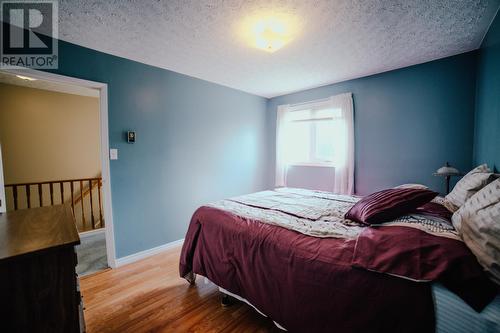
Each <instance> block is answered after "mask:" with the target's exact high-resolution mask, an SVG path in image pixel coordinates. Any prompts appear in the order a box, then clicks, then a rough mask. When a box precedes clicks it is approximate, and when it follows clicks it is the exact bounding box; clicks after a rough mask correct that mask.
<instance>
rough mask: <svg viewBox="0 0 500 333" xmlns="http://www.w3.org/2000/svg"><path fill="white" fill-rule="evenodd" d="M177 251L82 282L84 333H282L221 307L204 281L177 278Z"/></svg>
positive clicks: (248, 311)
mask: <svg viewBox="0 0 500 333" xmlns="http://www.w3.org/2000/svg"><path fill="white" fill-rule="evenodd" d="M180 249H181V248H180V247H178V248H175V249H172V250H169V251H168V252H163V253H160V254H157V255H155V256H152V257H150V258H147V259H144V260H141V261H138V262H135V263H133V264H130V265H127V266H123V267H120V268H117V269H114V270H109V269H108V270H106V271H103V272H100V273H96V274H93V275H90V276H86V277H83V278H82V279H81V290H82V294H83V297H84V298H83V301H84V304H85V321H86V324H87V332H89V333H94V332H95V333H97V332H98V333H103V332H134V333H137V332H282V331H280V330H279V329H277V328H276V327H275V326H274V324H273V323H272V321H271V320H270V319H268V318H265V317H263V316H261V315H260V314H258V313H257V312H256V311H255V310H254V309H253V308H252V307H250V306H248V305H247V304H244V303H241V302H238V303H236V304H234V305H232V306H230V307H222V306H221V305H220V298H219V297H220V293H219V292H218V289H217V287H216V286H215V285H214V284H212V283H210V282H209V283H205V281H204V279H203V278H200V277H198V279H197V281H196V285H195V286H190V285H189V284H188V283H187V282H186V281H185V280H184V279H181V278H179V273H178V264H179V254H180Z"/></svg>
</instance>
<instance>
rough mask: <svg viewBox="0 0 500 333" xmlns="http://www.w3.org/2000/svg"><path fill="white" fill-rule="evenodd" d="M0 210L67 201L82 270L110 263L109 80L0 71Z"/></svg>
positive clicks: (112, 261) (112, 251)
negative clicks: (88, 79)
mask: <svg viewBox="0 0 500 333" xmlns="http://www.w3.org/2000/svg"><path fill="white" fill-rule="evenodd" d="M0 93H1V94H2V98H1V103H3V104H2V105H0V109H1V110H0V112H2V114H0V117H2V118H1V119H2V120H1V122H2V123H1V124H0V145H1V147H0V149H1V150H0V151H2V152H3V153H2V155H1V157H0V163H2V162H3V163H2V165H1V166H0V171H2V166H3V172H2V176H3V179H2V177H1V176H0V186H1V187H0V200H1V199H3V200H2V204H1V206H0V211H1V210H6V211H9V210H17V209H30V208H35V207H40V206H50V205H56V204H67V205H68V206H71V210H72V212H73V214H74V217H75V222H76V226H77V229H78V231H79V234H80V239H81V245H79V246H78V247H77V254H78V257H79V258H78V259H79V265H78V266H77V271H78V272H79V273H80V274H83V275H86V274H91V273H93V272H95V271H99V270H101V269H103V268H107V267H108V266H109V267H111V268H113V267H115V248H114V236H113V218H112V210H111V190H110V189H111V187H110V180H109V156H108V151H109V144H108V125H107V116H108V112H107V111H108V110H107V85H106V84H102V83H97V82H91V81H86V80H80V79H74V78H70V77H65V76H60V75H55V74H51V73H45V72H40V71H34V70H28V69H19V70H17V69H16V70H3V71H0Z"/></svg>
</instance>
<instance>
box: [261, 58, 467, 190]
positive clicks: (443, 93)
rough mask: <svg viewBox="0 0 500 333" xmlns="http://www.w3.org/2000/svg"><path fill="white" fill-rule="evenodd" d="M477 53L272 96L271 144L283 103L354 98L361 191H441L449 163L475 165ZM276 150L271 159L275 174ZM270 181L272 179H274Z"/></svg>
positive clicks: (270, 117)
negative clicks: (440, 174)
mask: <svg viewBox="0 0 500 333" xmlns="http://www.w3.org/2000/svg"><path fill="white" fill-rule="evenodd" d="M476 58H477V56H476V53H475V52H470V53H466V54H462V55H458V56H454V57H449V58H445V59H441V60H437V61H432V62H429V63H425V64H421V65H416V66H411V67H407V68H403V69H399V70H394V71H390V72H386V73H382V74H378V75H373V76H369V77H364V78H360V79H356V80H351V81H345V82H341V83H337V84H332V85H328V86H324V87H320V88H315V89H311V90H306V91H301V92H298V93H294V94H289V95H284V96H280V97H275V98H272V99H271V100H270V101H269V102H268V111H269V114H268V117H269V121H268V123H269V128H268V130H269V132H270V133H271V134H270V136H271V137H272V138H273V139H272V140H274V138H275V126H276V108H277V106H278V105H280V104H289V103H298V102H304V101H309V100H314V99H320V98H325V97H328V96H331V95H336V94H340V93H344V92H349V91H350V92H352V93H353V97H354V117H355V120H354V122H355V140H356V143H355V146H356V154H355V160H356V169H355V170H356V171H355V182H356V186H355V187H356V193H358V194H368V193H371V192H373V191H376V190H380V189H383V188H388V187H391V186H395V185H399V184H402V183H408V182H417V183H423V184H427V185H429V186H430V187H432V188H434V189H436V190H440V191H443V190H444V181H443V180H442V179H439V178H437V177H434V176H432V173H433V172H435V170H436V169H438V168H439V167H440V166H442V165H443V164H444V163H445V162H446V161H449V162H450V163H451V164H452V165H454V166H456V167H458V168H459V169H461V170H464V171H465V170H469V169H470V168H471V166H472V148H473V135H474V101H475V80H476V78H475V72H476ZM274 154H275V151H274V146H273V148H272V149H271V150H270V156H269V159H270V160H271V161H273V162H272V163H271V165H270V169H272V172H274V160H275V155H274ZM269 181H270V182H273V181H274V173H270V175H269Z"/></svg>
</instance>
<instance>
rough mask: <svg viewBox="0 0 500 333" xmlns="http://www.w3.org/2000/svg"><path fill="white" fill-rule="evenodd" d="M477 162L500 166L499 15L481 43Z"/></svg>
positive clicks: (477, 110) (475, 154)
mask: <svg viewBox="0 0 500 333" xmlns="http://www.w3.org/2000/svg"><path fill="white" fill-rule="evenodd" d="M475 124H476V129H475V137H474V162H475V164H480V163H488V165H490V166H491V167H495V168H496V169H497V170H498V169H500V15H498V14H497V17H496V18H495V20H494V21H493V24H492V25H491V27H490V30H489V31H488V34H487V35H486V38H485V39H484V41H483V44H482V45H481V50H480V52H479V62H478V68H477V92H476V123H475Z"/></svg>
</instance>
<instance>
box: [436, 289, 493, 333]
mask: <svg viewBox="0 0 500 333" xmlns="http://www.w3.org/2000/svg"><path fill="white" fill-rule="evenodd" d="M432 295H433V298H434V309H435V311H436V332H437V333H471V332H474V333H476V332H477V333H479V332H481V333H493V332H495V333H500V295H497V297H496V298H495V299H494V300H493V301H492V302H491V303H490V304H489V305H488V306H487V307H486V308H485V309H483V311H481V312H480V313H478V312H476V311H474V310H473V309H472V308H471V307H470V306H468V305H467V304H465V303H464V301H462V300H461V299H460V298H459V297H458V296H457V295H455V294H454V293H452V292H451V291H449V290H448V289H446V288H445V287H444V286H443V285H441V284H439V283H435V284H433V286H432Z"/></svg>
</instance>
